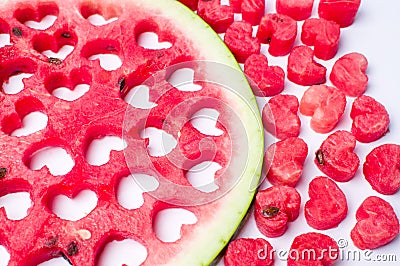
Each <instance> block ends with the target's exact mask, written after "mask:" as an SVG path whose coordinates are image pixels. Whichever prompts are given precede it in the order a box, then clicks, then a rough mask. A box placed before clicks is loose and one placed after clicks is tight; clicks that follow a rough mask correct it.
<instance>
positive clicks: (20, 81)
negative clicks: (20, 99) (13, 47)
mask: <svg viewBox="0 0 400 266" xmlns="http://www.w3.org/2000/svg"><path fill="white" fill-rule="evenodd" d="M35 70H36V63H35V62H33V60H32V59H29V58H16V59H12V60H7V61H6V62H4V63H2V64H0V82H1V84H2V89H3V91H4V93H6V94H17V93H19V92H21V91H22V90H23V89H24V87H25V84H24V79H28V78H30V77H31V76H32V75H33V73H34V72H35Z"/></svg>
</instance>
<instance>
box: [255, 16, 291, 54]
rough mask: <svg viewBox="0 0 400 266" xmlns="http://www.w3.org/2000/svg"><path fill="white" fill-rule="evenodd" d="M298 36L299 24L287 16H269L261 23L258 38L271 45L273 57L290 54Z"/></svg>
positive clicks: (270, 49)
mask: <svg viewBox="0 0 400 266" xmlns="http://www.w3.org/2000/svg"><path fill="white" fill-rule="evenodd" d="M296 36H297V22H296V21H295V20H294V19H292V18H290V17H288V16H285V15H281V14H267V15H265V16H264V17H263V18H262V19H261V22H260V26H259V27H258V31H257V38H258V39H259V40H260V42H261V43H267V44H269V48H268V52H269V53H270V54H271V55H273V56H283V55H287V54H289V53H290V51H291V50H292V47H293V44H294V41H295V40H296Z"/></svg>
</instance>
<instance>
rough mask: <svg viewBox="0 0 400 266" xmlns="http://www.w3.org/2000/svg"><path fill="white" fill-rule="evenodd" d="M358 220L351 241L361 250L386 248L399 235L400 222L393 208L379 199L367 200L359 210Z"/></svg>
mask: <svg viewBox="0 0 400 266" xmlns="http://www.w3.org/2000/svg"><path fill="white" fill-rule="evenodd" d="M356 219H357V224H356V225H355V227H354V228H353V230H352V231H351V239H352V240H353V242H354V244H355V245H356V246H357V247H358V248H360V249H370V250H371V249H376V248H378V247H381V246H384V245H386V244H388V243H390V242H391V241H392V240H393V239H394V238H395V237H396V236H397V235H398V234H399V220H398V218H397V216H396V213H395V212H394V210H393V207H392V206H391V205H390V204H389V203H388V202H386V201H385V200H383V199H381V198H379V197H375V196H371V197H368V198H367V199H365V200H364V201H363V202H362V203H361V205H360V207H359V208H358V210H357V213H356Z"/></svg>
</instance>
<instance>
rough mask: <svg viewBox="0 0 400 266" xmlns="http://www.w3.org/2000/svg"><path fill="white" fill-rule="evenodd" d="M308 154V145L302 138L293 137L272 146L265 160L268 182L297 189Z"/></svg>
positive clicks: (268, 149) (266, 153)
mask: <svg viewBox="0 0 400 266" xmlns="http://www.w3.org/2000/svg"><path fill="white" fill-rule="evenodd" d="M307 154H308V147H307V144H306V143H305V142H304V140H302V139H301V138H296V137H291V138H287V139H284V140H281V141H278V142H276V143H274V144H271V145H270V146H269V147H268V148H267V151H266V152H265V158H264V165H265V168H267V171H268V172H267V179H268V181H269V182H270V183H271V184H273V185H286V186H291V187H295V186H296V184H297V182H298V181H299V179H300V177H301V175H302V173H303V164H304V161H305V160H306V157H307Z"/></svg>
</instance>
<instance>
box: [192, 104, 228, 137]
mask: <svg viewBox="0 0 400 266" xmlns="http://www.w3.org/2000/svg"><path fill="white" fill-rule="evenodd" d="M219 115H220V113H219V112H218V111H217V110H215V109H212V108H203V109H201V110H199V111H197V112H196V113H194V114H193V115H192V117H191V118H190V123H191V124H192V125H193V127H194V128H195V129H197V130H198V131H199V132H200V133H202V134H204V135H208V136H221V135H222V134H224V131H223V130H221V129H219V128H218V127H217V122H218V117H219Z"/></svg>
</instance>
